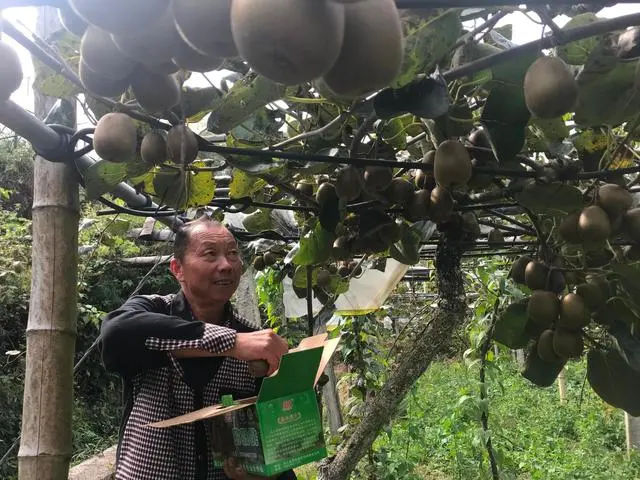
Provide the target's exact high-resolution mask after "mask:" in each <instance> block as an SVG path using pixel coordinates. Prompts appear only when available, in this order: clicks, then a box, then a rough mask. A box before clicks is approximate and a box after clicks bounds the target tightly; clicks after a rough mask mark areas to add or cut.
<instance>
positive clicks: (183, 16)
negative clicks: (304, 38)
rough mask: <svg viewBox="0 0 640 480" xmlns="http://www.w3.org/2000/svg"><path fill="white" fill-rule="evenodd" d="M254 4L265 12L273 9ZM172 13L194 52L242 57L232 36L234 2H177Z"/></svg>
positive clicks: (216, 56)
mask: <svg viewBox="0 0 640 480" xmlns="http://www.w3.org/2000/svg"><path fill="white" fill-rule="evenodd" d="M254 4H255V5H256V7H257V8H258V9H260V10H261V11H265V10H267V9H268V8H269V6H268V4H266V3H265V4H263V5H258V4H257V3H256V2H254ZM171 10H172V12H173V17H174V18H175V21H176V26H177V27H178V32H179V33H180V35H181V36H182V38H183V39H184V41H185V42H187V44H188V45H189V46H191V47H192V48H193V49H195V50H196V51H198V52H200V53H202V54H203V55H209V56H211V57H214V58H223V57H236V56H237V55H238V51H237V49H236V46H235V43H234V42H233V35H232V33H231V0H215V1H202V0H173V1H172V3H171ZM290 27H293V26H290Z"/></svg>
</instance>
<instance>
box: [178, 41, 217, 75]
mask: <svg viewBox="0 0 640 480" xmlns="http://www.w3.org/2000/svg"><path fill="white" fill-rule="evenodd" d="M172 61H173V63H174V64H175V65H177V66H178V67H179V68H182V69H184V70H188V71H190V72H201V73H204V72H210V71H212V70H217V69H218V68H219V67H220V65H221V64H222V58H221V57H214V56H211V55H204V54H202V53H200V52H198V51H197V50H196V49H194V48H192V47H191V46H190V45H188V44H187V42H185V41H184V39H182V38H180V41H179V42H178V43H177V45H176V50H175V51H174V54H173V58H172Z"/></svg>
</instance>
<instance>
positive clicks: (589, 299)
mask: <svg viewBox="0 0 640 480" xmlns="http://www.w3.org/2000/svg"><path fill="white" fill-rule="evenodd" d="M576 294H578V295H580V298H582V301H583V302H584V304H585V305H586V306H587V308H588V309H589V310H590V311H592V312H597V311H598V310H600V309H601V308H602V307H604V304H605V303H606V301H607V298H606V296H605V294H604V292H603V291H602V289H601V288H600V287H599V286H598V285H597V284H594V283H589V282H585V283H581V284H580V285H578V286H576Z"/></svg>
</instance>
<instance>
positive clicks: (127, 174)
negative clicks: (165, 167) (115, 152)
mask: <svg viewBox="0 0 640 480" xmlns="http://www.w3.org/2000/svg"><path fill="white" fill-rule="evenodd" d="M152 168H153V165H151V164H148V163H143V162H136V163H114V162H107V161H106V160H99V161H97V162H96V163H94V164H93V165H91V166H90V167H89V168H87V169H86V170H84V171H83V172H82V177H83V178H84V182H85V190H86V193H87V198H88V199H90V200H95V199H96V198H98V197H99V196H100V195H104V194H105V193H109V192H111V191H112V190H113V189H114V188H115V187H116V186H117V185H118V184H119V183H120V182H124V181H125V180H127V179H129V178H132V177H137V176H140V175H143V174H145V173H147V172H148V171H149V170H151V169H152Z"/></svg>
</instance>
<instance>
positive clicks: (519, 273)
mask: <svg viewBox="0 0 640 480" xmlns="http://www.w3.org/2000/svg"><path fill="white" fill-rule="evenodd" d="M532 260H533V259H532V258H531V257H530V256H528V255H523V256H522V257H520V258H518V259H517V260H516V261H515V262H513V264H512V265H511V270H510V271H509V277H511V278H512V279H513V281H514V282H516V283H519V284H520V285H524V284H525V282H526V276H525V271H526V268H527V265H529V262H531V261H532Z"/></svg>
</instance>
